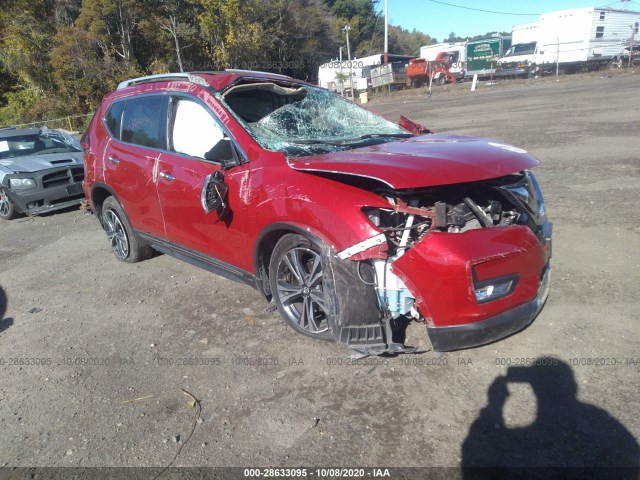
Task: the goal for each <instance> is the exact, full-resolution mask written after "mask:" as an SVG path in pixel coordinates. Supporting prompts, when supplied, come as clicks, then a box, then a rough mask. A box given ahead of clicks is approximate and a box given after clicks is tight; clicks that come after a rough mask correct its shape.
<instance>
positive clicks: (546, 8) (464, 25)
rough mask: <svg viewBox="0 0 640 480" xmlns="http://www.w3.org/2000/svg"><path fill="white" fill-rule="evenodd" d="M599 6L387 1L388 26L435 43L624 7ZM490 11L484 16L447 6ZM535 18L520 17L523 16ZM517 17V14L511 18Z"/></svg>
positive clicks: (566, 0) (531, 0)
mask: <svg viewBox="0 0 640 480" xmlns="http://www.w3.org/2000/svg"><path fill="white" fill-rule="evenodd" d="M602 1H603V3H597V2H594V3H590V2H589V0H483V1H477V0H438V2H441V3H437V2H435V1H432V0H388V2H389V23H391V24H393V25H398V26H401V27H404V28H407V29H409V30H413V29H414V28H415V29H416V30H419V31H421V32H424V33H427V34H429V35H431V36H432V37H435V38H437V39H438V41H442V40H444V39H445V38H446V37H448V36H449V33H451V32H455V34H456V35H458V36H460V37H472V36H475V35H481V34H484V33H486V32H490V31H493V30H497V31H508V32H510V31H511V27H512V26H513V25H515V24H517V23H529V22H535V21H536V20H538V18H539V14H541V13H546V12H553V11H555V10H564V9H567V8H579V7H602V6H605V5H607V6H608V7H609V8H619V9H622V8H624V3H623V2H621V1H617V2H614V1H613V0H602ZM445 3H446V4H451V5H459V6H462V7H468V8H474V9H481V10H492V11H494V12H503V13H508V14H509V15H506V14H500V13H485V12H478V11H474V10H468V9H464V8H457V7H453V6H449V5H444V4H445ZM379 5H380V8H382V9H383V8H384V0H380V4H379ZM628 9H629V10H633V11H640V0H634V1H630V2H629V3H628ZM531 13H534V14H536V13H537V14H538V15H523V14H531ZM513 14H520V15H513Z"/></svg>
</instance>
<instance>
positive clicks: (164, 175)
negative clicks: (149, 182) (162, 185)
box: [160, 172, 176, 182]
mask: <svg viewBox="0 0 640 480" xmlns="http://www.w3.org/2000/svg"><path fill="white" fill-rule="evenodd" d="M160 176H161V177H162V178H164V179H165V180H169V181H170V182H173V181H174V180H175V179H176V177H174V176H173V175H170V174H168V173H165V172H160Z"/></svg>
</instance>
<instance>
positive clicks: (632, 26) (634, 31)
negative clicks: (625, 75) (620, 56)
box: [629, 24, 636, 68]
mask: <svg viewBox="0 0 640 480" xmlns="http://www.w3.org/2000/svg"><path fill="white" fill-rule="evenodd" d="M629 28H630V29H631V41H630V42H629V68H631V59H632V58H633V41H634V38H633V37H634V36H635V34H636V30H635V25H634V24H631V25H629Z"/></svg>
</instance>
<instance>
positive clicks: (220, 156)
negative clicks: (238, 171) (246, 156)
mask: <svg viewBox="0 0 640 480" xmlns="http://www.w3.org/2000/svg"><path fill="white" fill-rule="evenodd" d="M204 158H205V159H206V160H211V161H212V162H217V163H220V164H222V166H223V168H230V167H234V166H236V165H238V164H239V163H240V162H238V156H237V154H236V151H235V149H234V148H233V145H232V144H231V139H230V138H228V137H224V138H223V139H222V140H220V141H219V142H218V143H216V144H215V145H214V146H213V148H212V149H211V150H209V151H208V152H207V153H205V154H204Z"/></svg>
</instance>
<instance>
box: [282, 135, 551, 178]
mask: <svg viewBox="0 0 640 480" xmlns="http://www.w3.org/2000/svg"><path fill="white" fill-rule="evenodd" d="M490 142H492V141H491V140H487V139H483V138H474V137H464V136H461V135H442V134H434V135H425V136H422V137H412V138H408V139H406V140H400V141H397V142H390V143H383V144H380V145H373V146H370V147H363V148H357V149H354V150H345V151H342V152H336V153H330V154H325V155H317V156H311V157H301V158H294V159H292V160H291V161H290V163H291V166H292V167H293V168H295V169H296V170H300V171H304V170H309V171H322V172H342V173H350V174H353V175H361V176H365V177H371V178H376V179H379V180H380V181H382V182H384V183H387V184H388V185H390V186H391V187H393V188H397V189H402V188H416V187H432V186H438V185H448V184H452V183H463V182H473V181H477V180H487V179H490V178H496V177H501V176H504V175H509V174H511V173H514V172H519V171H521V170H525V169H528V168H532V167H535V166H536V165H538V164H539V163H540V162H538V160H536V159H535V158H534V157H533V156H531V155H529V154H528V153H526V152H525V153H517V152H514V151H510V150H506V149H505V148H501V147H497V146H493V145H490ZM492 143H495V144H498V145H500V144H499V143H498V142H492Z"/></svg>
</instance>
